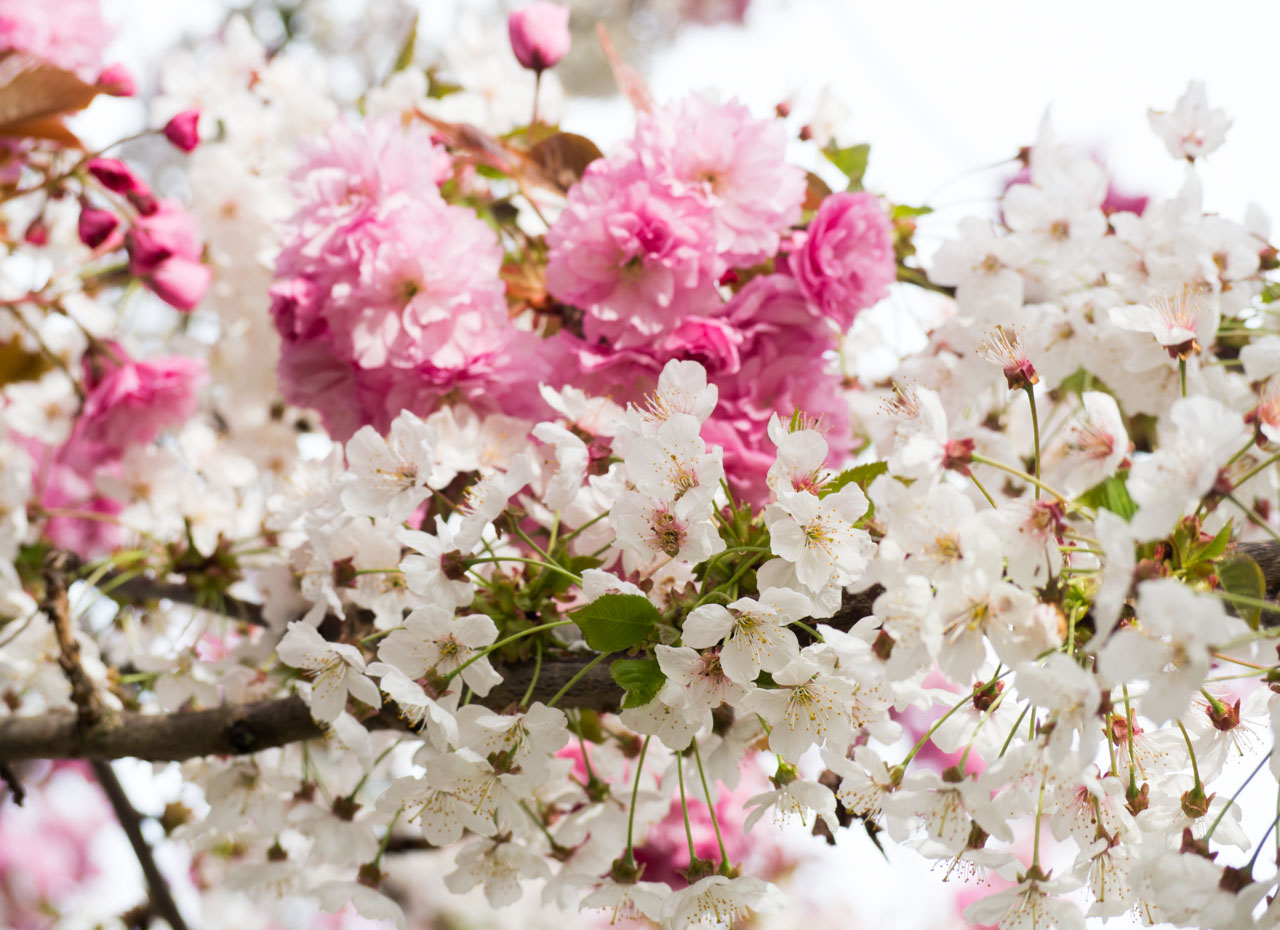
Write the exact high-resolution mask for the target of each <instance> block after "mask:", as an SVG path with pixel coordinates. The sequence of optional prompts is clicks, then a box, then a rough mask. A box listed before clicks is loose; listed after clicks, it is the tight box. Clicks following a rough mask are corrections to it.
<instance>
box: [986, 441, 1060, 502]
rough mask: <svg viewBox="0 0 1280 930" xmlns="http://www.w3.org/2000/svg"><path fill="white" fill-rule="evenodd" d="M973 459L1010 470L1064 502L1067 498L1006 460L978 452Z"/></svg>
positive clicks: (1006, 470) (1015, 475)
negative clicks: (1008, 463)
mask: <svg viewBox="0 0 1280 930" xmlns="http://www.w3.org/2000/svg"><path fill="white" fill-rule="evenodd" d="M973 461H975V462H977V463H978V464H980V465H990V466H991V467H992V468H998V469H1000V470H1001V471H1003V472H1008V473H1009V474H1011V475H1013V476H1014V477H1015V478H1021V479H1022V480H1023V481H1025V482H1027V483H1028V484H1033V485H1035V486H1036V487H1037V488H1041V489H1043V490H1045V491H1047V492H1048V493H1050V494H1052V495H1053V496H1054V497H1056V498H1057V499H1058V500H1060V501H1062V502H1063V503H1065V502H1066V500H1067V499H1066V497H1064V496H1063V495H1061V494H1059V493H1058V492H1057V491H1055V490H1054V489H1053V488H1051V487H1049V486H1048V485H1047V484H1044V483H1043V482H1042V481H1040V479H1039V478H1037V477H1035V475H1028V474H1027V473H1026V472H1025V471H1023V470H1022V469H1020V468H1014V467H1013V466H1012V465H1006V464H1005V463H1004V462H997V461H996V460H995V459H989V458H987V457H986V456H985V455H979V454H978V453H976V452H975V453H973Z"/></svg>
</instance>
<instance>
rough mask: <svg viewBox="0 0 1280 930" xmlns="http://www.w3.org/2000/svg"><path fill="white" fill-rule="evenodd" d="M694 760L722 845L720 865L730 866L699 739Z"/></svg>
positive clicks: (718, 842)
mask: <svg viewBox="0 0 1280 930" xmlns="http://www.w3.org/2000/svg"><path fill="white" fill-rule="evenodd" d="M693 761H695V762H697V763H698V779H699V780H700V781H701V782H702V796H703V797H705V798H706V799H707V813H708V814H710V815H711V826H712V827H713V828H714V829H715V831H716V845H718V846H719V847H720V866H721V867H722V868H728V866H729V854H728V853H727V852H725V851H724V839H723V838H722V837H721V836H720V821H719V820H717V819H716V805H715V802H714V801H713V800H712V799H711V790H710V789H709V788H708V787H707V774H706V772H704V771H703V770H702V753H700V752H698V741H697V740H696V739H695V740H694V741H693Z"/></svg>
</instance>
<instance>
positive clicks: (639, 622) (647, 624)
mask: <svg viewBox="0 0 1280 930" xmlns="http://www.w3.org/2000/svg"><path fill="white" fill-rule="evenodd" d="M569 618H570V619H571V620H573V622H574V623H576V624H577V625H578V629H580V630H582V636H583V638H584V639H586V641H587V645H588V646H590V647H591V648H592V649H594V650H596V651H597V652H621V651H622V650H624V649H630V648H631V647H632V646H638V645H640V644H641V643H643V642H644V641H645V640H647V639H648V638H649V634H650V633H652V632H653V630H654V627H656V626H657V625H658V621H659V620H660V619H661V615H660V614H659V613H658V608H656V607H654V606H653V605H652V604H650V603H649V599H648V598H647V597H645V596H644V595H642V594H605V595H603V596H602V597H598V598H596V599H595V600H594V601H592V602H591V603H590V604H587V605H586V606H585V607H579V608H578V609H577V610H575V611H573V612H572V613H570V614H569Z"/></svg>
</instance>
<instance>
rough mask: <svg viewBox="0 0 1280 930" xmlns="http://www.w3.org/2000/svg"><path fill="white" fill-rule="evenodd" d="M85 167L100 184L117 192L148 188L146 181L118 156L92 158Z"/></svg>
mask: <svg viewBox="0 0 1280 930" xmlns="http://www.w3.org/2000/svg"><path fill="white" fill-rule="evenodd" d="M85 168H86V169H87V170H88V172H89V173H90V174H91V175H93V176H94V177H95V178H96V179H97V181H98V183H99V184H101V185H102V186H103V187H105V188H106V189H107V190H109V191H115V192H116V193H117V194H131V193H134V192H135V191H140V190H146V189H147V185H146V182H144V181H143V180H142V179H141V178H139V177H138V175H137V174H135V173H134V170H133V169H132V168H130V167H129V166H128V165H126V164H125V163H124V162H122V161H121V160H120V159H118V158H91V159H89V163H88V164H87V165H85Z"/></svg>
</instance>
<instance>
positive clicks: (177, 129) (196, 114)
mask: <svg viewBox="0 0 1280 930" xmlns="http://www.w3.org/2000/svg"><path fill="white" fill-rule="evenodd" d="M164 137H165V138H166V139H168V140H169V141H170V142H171V143H173V145H175V146H177V147H178V148H180V149H182V151H184V152H194V151H195V149H196V146H197V145H199V144H200V111H199V110H183V111H182V112H181V113H179V114H178V115H177V116H175V117H174V118H173V119H171V120H169V122H167V123H165V124H164Z"/></svg>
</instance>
